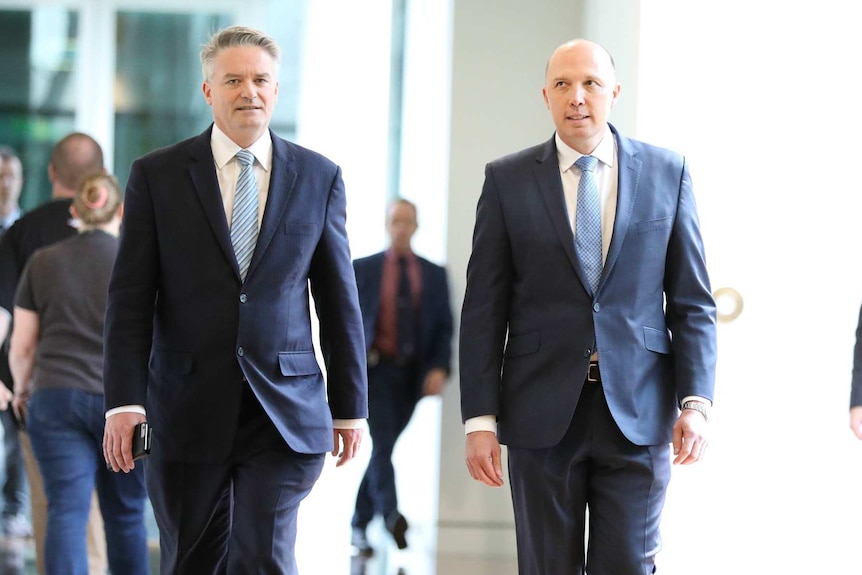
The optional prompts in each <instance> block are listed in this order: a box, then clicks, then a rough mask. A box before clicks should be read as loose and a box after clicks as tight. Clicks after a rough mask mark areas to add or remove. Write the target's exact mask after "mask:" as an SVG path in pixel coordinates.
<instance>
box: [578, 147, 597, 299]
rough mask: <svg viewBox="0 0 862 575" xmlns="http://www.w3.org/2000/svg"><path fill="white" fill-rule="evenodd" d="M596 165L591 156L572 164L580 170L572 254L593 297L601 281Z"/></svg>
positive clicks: (582, 157)
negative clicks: (581, 269) (582, 270)
mask: <svg viewBox="0 0 862 575" xmlns="http://www.w3.org/2000/svg"><path fill="white" fill-rule="evenodd" d="M598 163H599V160H598V158H596V157H594V156H581V157H580V158H578V161H576V162H575V165H576V166H577V167H579V168H580V169H581V179H580V181H579V182H578V207H577V215H576V216H575V251H576V252H577V254H578V258H579V259H580V260H581V265H582V266H583V267H584V271H585V272H586V274H587V280H588V281H589V282H590V289H592V292H593V295H595V293H596V290H597V289H598V287H599V280H600V279H601V277H602V209H601V204H600V203H599V186H598V184H596V176H595V173H594V172H593V170H595V169H596V166H597V165H598Z"/></svg>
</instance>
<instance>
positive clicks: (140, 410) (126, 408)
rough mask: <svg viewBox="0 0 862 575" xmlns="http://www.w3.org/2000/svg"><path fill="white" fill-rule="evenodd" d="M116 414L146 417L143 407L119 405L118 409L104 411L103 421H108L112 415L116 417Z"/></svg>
mask: <svg viewBox="0 0 862 575" xmlns="http://www.w3.org/2000/svg"><path fill="white" fill-rule="evenodd" d="M118 413H140V414H141V415H143V416H144V417H146V416H147V410H146V409H144V406H143V405H121V406H120V407H115V408H113V409H109V410H108V411H106V412H105V419H108V418H109V417H111V416H112V415H116V414H118Z"/></svg>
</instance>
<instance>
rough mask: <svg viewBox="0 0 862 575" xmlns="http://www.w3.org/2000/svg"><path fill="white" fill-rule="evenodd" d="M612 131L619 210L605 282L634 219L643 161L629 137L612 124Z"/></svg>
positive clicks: (615, 221) (604, 272)
mask: <svg viewBox="0 0 862 575" xmlns="http://www.w3.org/2000/svg"><path fill="white" fill-rule="evenodd" d="M611 131H612V132H613V134H614V137H615V138H616V140H617V156H618V162H619V168H618V171H617V174H618V179H617V211H616V215H615V216H614V232H613V235H612V236H611V245H610V247H609V248H608V256H607V258H606V259H605V266H604V269H603V270H602V279H601V281H600V283H599V289H601V284H602V283H604V281H605V278H607V277H608V274H610V273H611V271H612V270H613V267H614V265H615V264H616V262H617V258H618V257H619V255H620V251H621V250H622V247H623V242H624V241H625V237H626V233H627V232H628V229H629V225H630V223H631V221H632V211H633V210H634V207H635V199H636V198H637V193H638V184H639V183H640V175H641V167H642V164H643V162H642V161H641V159H640V158H639V157H638V155H637V153H636V152H635V151H634V149H633V148H632V145H631V142H630V141H629V140H628V138H624V137H622V136H620V135H619V133H617V131H616V129H615V128H614V127H613V126H611Z"/></svg>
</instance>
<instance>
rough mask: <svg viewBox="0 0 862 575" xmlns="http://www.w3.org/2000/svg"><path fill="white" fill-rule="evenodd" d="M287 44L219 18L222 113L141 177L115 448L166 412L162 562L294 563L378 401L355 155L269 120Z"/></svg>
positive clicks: (130, 213)
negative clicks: (354, 258)
mask: <svg viewBox="0 0 862 575" xmlns="http://www.w3.org/2000/svg"><path fill="white" fill-rule="evenodd" d="M279 59H280V54H279V49H278V46H277V45H276V44H275V42H274V41H273V40H272V39H271V38H269V37H268V36H265V35H264V34H262V33H260V32H258V31H256V30H252V29H249V28H243V27H232V28H227V29H225V30H221V31H219V32H217V33H216V34H215V35H214V36H213V37H212V38H211V39H210V41H209V42H208V43H207V44H206V45H205V46H204V48H203V50H202V51H201V63H202V67H203V72H204V83H203V93H204V96H205V97H206V100H207V103H208V104H209V105H210V106H211V107H212V110H213V118H214V125H213V126H211V127H210V128H209V129H207V130H206V131H205V132H204V133H203V134H201V135H199V136H197V137H194V138H191V139H189V140H186V141H183V142H180V143H178V144H176V145H174V146H171V147H168V148H165V149H162V150H157V151H155V152H152V153H151V154H148V155H146V156H144V157H142V158H140V159H138V160H136V161H135V163H134V164H133V165H132V169H131V173H130V175H129V181H128V186H127V188H126V197H125V217H124V221H123V229H122V233H121V237H120V246H119V252H118V256H117V262H116V264H115V267H114V272H113V276H112V278H111V284H110V288H109V301H108V311H107V318H106V327H105V330H106V335H105V341H106V349H105V402H106V406H105V407H106V410H107V412H106V417H107V423H106V429H105V437H104V449H105V458H106V460H107V462H108V465H110V466H111V467H112V468H113V469H114V470H115V471H117V470H122V471H128V470H129V469H131V468H133V466H134V465H135V464H134V462H133V459H132V453H131V438H132V433H133V427H134V426H135V424H137V423H139V422H141V421H144V420H145V419H146V420H147V421H148V422H149V423H150V424H151V426H152V427H153V429H154V431H153V434H154V437H153V445H152V454H151V456H150V457H149V458H148V460H147V464H146V465H147V469H146V471H147V486H148V489H149V493H150V497H151V499H152V503H153V509H154V511H155V515H156V520H157V523H158V527H159V532H160V538H161V573H163V574H181V573H196V574H197V573H272V574H275V573H278V574H282V573H284V574H295V573H296V561H295V553H294V544H295V539H296V521H297V510H298V506H299V504H300V502H301V501H302V500H303V499H304V498H305V496H306V495H307V494H308V493H309V491H310V490H311V488H312V486H313V485H314V483H315V481H316V480H317V478H318V477H319V475H320V472H321V470H322V467H323V462H324V456H325V453H326V452H327V451H331V452H332V454H333V455H338V465H341V464H343V463H346V462H347V461H349V460H350V459H352V458H353V456H354V455H355V453H356V450H357V449H358V448H359V443H360V439H361V436H362V426H363V425H364V421H363V419H364V418H366V417H367V415H368V414H367V384H366V366H365V344H364V338H363V333H362V317H361V314H360V311H359V302H358V298H357V293H356V282H355V279H354V273H353V266H352V265H351V260H350V250H349V247H348V240H347V233H346V230H345V217H346V213H345V212H346V203H345V195H344V185H343V183H342V179H341V170H340V168H339V167H338V166H336V165H335V164H333V163H332V162H331V161H329V160H328V159H326V158H324V157H323V156H321V155H319V154H317V153H315V152H312V151H310V150H306V149H304V148H301V147H299V146H297V145H295V144H292V143H290V142H287V141H285V140H282V139H281V138H279V137H277V136H276V135H275V134H273V133H272V132H271V131H270V130H269V121H270V118H271V116H272V112H273V108H274V106H275V103H276V99H277V95H278V66H279ZM243 150H247V152H250V153H251V155H252V157H251V158H250V160H251V163H252V171H253V177H252V178H251V181H252V182H256V189H257V199H258V202H257V204H258V207H257V210H256V214H257V218H256V220H257V226H259V228H252V229H254V230H255V232H256V231H257V229H259V232H257V239H256V242H255V243H254V244H253V245H254V251H253V255H252V256H251V259H250V263H249V264H248V267H247V268H246V269H243V267H241V264H240V262H239V261H238V258H237V253H242V250H241V249H240V248H239V247H237V248H236V251H235V248H234V247H233V244H232V241H231V236H230V230H229V224H228V222H231V221H232V214H233V212H234V209H233V207H234V199H235V198H234V196H235V195H237V196H247V197H249V198H250V197H253V194H252V193H251V192H250V187H251V186H247V185H245V184H246V183H248V181H249V177H248V170H249V168H248V160H249V158H248V156H249V154H248V153H246V152H244V151H243ZM243 159H245V164H244V165H245V167H243V166H242V165H241V164H243ZM240 174H243V178H239V177H238V176H239V175H240ZM240 191H243V192H246V191H249V193H248V194H241V193H239V192H240ZM235 192H237V193H236V194H235ZM241 207H242V205H241V203H240V202H239V201H238V203H237V210H236V211H238V212H239V211H245V210H242V209H241ZM247 213H250V211H249V212H247ZM253 219H254V218H252V217H249V218H248V219H247V220H246V221H248V222H251V221H253ZM252 237H253V236H252ZM240 259H241V258H240ZM309 286H310V290H311V295H312V296H313V297H314V301H315V307H316V310H317V315H318V318H319V321H320V349H321V352H322V354H323V358H324V361H325V365H326V374H327V377H326V382H324V377H323V375H322V373H321V370H320V367H319V366H318V362H317V359H316V357H315V348H314V343H313V340H312V321H311V315H310V309H309V308H310V304H309Z"/></svg>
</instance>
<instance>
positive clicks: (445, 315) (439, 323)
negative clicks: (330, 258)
mask: <svg viewBox="0 0 862 575" xmlns="http://www.w3.org/2000/svg"><path fill="white" fill-rule="evenodd" d="M384 255H385V252H380V253H377V254H374V255H371V256H368V257H365V258H359V259H357V260H356V261H354V262H353V268H354V270H355V271H356V286H357V288H358V290H359V306H360V308H361V309H362V321H363V324H364V326H365V344H366V348H367V349H371V346H372V344H373V343H374V330H375V329H376V327H377V316H378V315H379V313H380V283H381V279H382V277H383V259H384ZM416 259H417V261H418V262H419V266H420V269H421V270H422V302H421V306H420V308H421V309H420V317H419V356H418V360H419V366H420V369H419V372H418V373H417V379H416V397H417V398H419V397H421V394H422V382H423V381H424V379H425V374H427V373H428V371H429V370H431V369H434V368H441V369H445V370H446V372H447V373H448V372H449V370H450V361H451V358H452V308H451V307H450V304H449V284H448V281H447V279H446V269H445V268H443V267H441V266H438V265H436V264H433V263H431V262H430V261H428V260H426V259H425V258H422V257H419V256H416Z"/></svg>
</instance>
